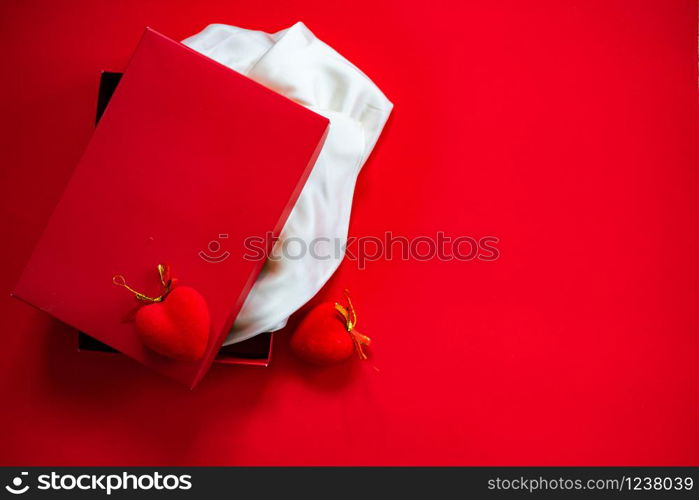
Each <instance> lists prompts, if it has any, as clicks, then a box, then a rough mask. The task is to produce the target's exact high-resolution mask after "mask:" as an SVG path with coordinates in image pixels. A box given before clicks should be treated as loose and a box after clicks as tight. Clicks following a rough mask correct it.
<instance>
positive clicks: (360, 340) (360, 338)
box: [335, 290, 371, 359]
mask: <svg viewBox="0 0 699 500" xmlns="http://www.w3.org/2000/svg"><path fill="white" fill-rule="evenodd" d="M345 298H346V299H347V307H345V306H343V305H342V304H339V303H337V302H335V310H336V311H337V312H338V314H339V315H340V316H341V317H342V320H343V321H344V323H345V329H346V330H347V332H348V333H349V334H350V335H351V336H352V340H353V341H354V347H355V348H356V349H357V354H358V355H359V358H360V359H367V355H366V353H365V352H364V346H368V345H370V344H371V339H370V338H369V337H367V336H366V335H362V334H361V333H359V332H358V331H357V330H355V328H354V327H355V326H356V325H357V311H356V310H355V309H354V306H353V305H352V299H351V298H350V295H349V290H345Z"/></svg>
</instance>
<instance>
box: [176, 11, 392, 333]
mask: <svg viewBox="0 0 699 500" xmlns="http://www.w3.org/2000/svg"><path fill="white" fill-rule="evenodd" d="M183 43H184V44H185V45H188V46H189V47H191V48H192V49H194V50H196V51H198V52H200V53H202V54H204V55H206V56H208V57H211V58H212V59H214V60H216V61H218V62H220V63H222V64H224V65H226V66H228V67H230V68H232V69H234V70H235V71H238V72H239V73H242V74H244V75H247V76H248V77H250V78H252V79H253V80H255V81H257V82H259V83H261V84H262V85H265V86H266V87H268V88H270V89H272V90H274V91H276V92H278V93H280V94H282V95H284V96H286V97H288V98H290V99H292V100H294V101H296V102H298V103H299V104H301V105H303V106H306V107H307V108H309V109H311V110H313V111H315V112H316V113H319V114H321V115H323V116H325V117H327V118H328V119H329V120H330V129H329V131H328V136H327V139H326V142H325V145H324V146H323V149H322V150H321V153H320V155H319V157H318V160H317V162H316V164H315V166H314V168H313V171H312V172H311V174H310V176H309V178H308V181H307V182H306V184H305V186H304V188H303V190H302V191H301V194H300V196H299V198H298V200H297V202H296V205H295V206H294V208H293V210H292V211H291V214H290V215H289V218H288V220H287V222H286V224H285V225H284V229H283V230H282V233H281V236H280V239H279V241H278V242H277V243H276V244H275V247H274V249H273V251H272V255H273V256H274V257H273V258H271V259H270V260H269V261H268V262H267V263H266V265H265V266H264V269H263V271H262V273H261V274H260V275H259V277H258V278H257V280H256V282H255V284H254V285H253V287H252V290H251V291H250V294H249V295H248V297H247V300H246V301H245V303H244V305H243V307H242V309H241V311H240V314H239V315H238V318H237V319H236V322H235V324H234V326H233V329H232V331H231V332H230V334H229V336H228V339H227V340H226V342H225V344H226V345H227V344H231V343H235V342H241V341H243V340H246V339H249V338H251V337H254V336H255V335H257V334H260V333H262V332H269V331H275V330H279V329H281V328H283V327H284V326H285V325H286V322H287V320H288V318H289V316H290V315H291V314H293V313H294V312H295V311H297V310H298V309H299V308H300V307H301V306H303V305H304V304H305V303H306V302H308V301H309V300H310V299H311V298H313V296H314V295H315V294H316V293H317V292H318V291H319V290H320V289H321V288H322V287H323V285H324V284H325V283H326V282H327V281H328V279H330V276H332V274H333V273H334V272H335V270H336V269H337V268H338V266H339V265H340V262H341V261H342V258H343V257H344V251H343V250H342V249H344V246H345V244H346V242H347V230H348V226H349V219H350V211H351V208H352V197H353V194H354V186H355V182H356V180H357V176H358V175H359V171H360V169H361V168H362V166H363V165H364V162H365V161H366V159H367V157H368V156H369V154H370V153H371V150H372V149H373V147H374V145H375V144H376V141H377V139H378V137H379V135H380V134H381V130H382V129H383V126H384V124H385V123H386V120H387V119H388V116H389V114H390V113H391V109H392V108H393V105H392V104H391V102H390V101H389V100H388V99H387V98H386V97H385V96H384V95H383V93H382V92H381V91H380V90H379V88H378V87H377V86H376V85H375V84H374V83H373V82H372V81H371V80H370V79H369V78H368V77H367V76H366V75H365V74H364V73H362V72H361V71H360V70H359V69H358V68H357V67H356V66H354V65H353V64H352V63H350V62H349V61H348V60H347V59H345V58H344V57H342V56H341V55H340V54H338V53H337V52H336V51H335V50H334V49H332V48H331V47H330V46H328V45H327V44H325V43H324V42H322V41H321V40H319V39H318V38H316V37H315V35H313V33H311V31H310V30H309V29H308V28H307V27H306V26H305V25H304V24H303V23H296V24H294V25H293V26H291V27H290V28H287V29H285V30H282V31H279V32H277V33H271V34H270V33H264V32H262V31H253V30H247V29H242V28H237V27H234V26H226V25H222V24H212V25H210V26H208V27H206V28H205V29H204V30H203V31H202V32H200V33H198V34H197V35H194V36H192V37H190V38H187V39H186V40H184V41H183ZM292 242H293V244H292ZM300 242H303V244H301V243H300ZM312 242H315V243H313V247H314V252H310V251H308V250H309V249H310V245H311V244H312ZM304 245H305V249H306V251H305V253H303V254H302V255H300V256H299V254H301V250H302V249H303V246H304ZM283 248H286V249H287V250H288V252H282V249H283ZM338 249H340V250H339V251H338Z"/></svg>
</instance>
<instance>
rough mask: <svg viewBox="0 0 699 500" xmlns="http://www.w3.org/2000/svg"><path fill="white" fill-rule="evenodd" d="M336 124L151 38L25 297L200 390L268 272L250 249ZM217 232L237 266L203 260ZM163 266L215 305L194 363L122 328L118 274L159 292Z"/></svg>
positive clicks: (28, 274)
mask: <svg viewBox="0 0 699 500" xmlns="http://www.w3.org/2000/svg"><path fill="white" fill-rule="evenodd" d="M183 74H184V75H186V78H182V75H183ZM173 103H177V105H173ZM230 110H234V111H235V112H234V113H233V114H231V111H230ZM134 117H137V118H136V119H134ZM327 127H328V120H327V119H326V118H324V117H322V116H319V115H317V114H316V113H312V112H310V111H308V110H307V109H305V108H303V107H302V106H299V105H298V104H296V103H294V102H292V101H290V100H289V99H285V98H283V97H281V96H280V95H279V94H277V93H275V92H272V91H270V90H269V89H266V88H265V87H263V86H262V85H259V84H257V83H255V82H253V81H252V80H250V79H249V78H245V77H242V76H241V75H239V74H238V73H236V72H235V71H232V70H230V69H229V68H226V67H225V66H222V65H221V64H218V63H217V62H214V61H212V60H211V59H209V58H208V57H204V56H202V55H201V54H199V53H197V52H195V51H193V50H192V49H190V48H189V47H185V46H184V45H182V44H180V43H178V42H175V41H173V40H171V39H169V38H166V37H165V36H163V35H161V34H159V33H157V32H155V31H153V30H152V29H149V30H145V32H144V34H143V37H142V39H141V40H140V42H139V44H138V48H137V49H136V51H135V52H134V54H133V56H132V57H131V58H130V61H129V65H128V68H127V69H126V73H125V74H124V77H123V78H122V79H121V82H120V83H119V86H118V87H117V89H116V92H115V93H114V96H113V97H112V98H111V100H110V101H109V105H108V106H107V108H106V110H105V113H104V115H103V116H102V118H101V119H100V122H99V125H98V126H97V130H96V131H95V133H94V135H93V136H92V139H91V140H90V143H89V145H88V147H87V149H86V151H85V154H84V155H83V156H82V159H81V160H80V163H79V165H78V166H77V167H76V168H75V170H74V171H73V174H72V176H71V178H70V182H69V184H68V186H67V188H66V190H65V193H64V194H63V195H62V197H61V201H60V203H59V204H58V205H57V207H56V209H55V211H54V212H53V214H52V215H51V219H50V222H49V224H48V225H47V227H46V230H45V231H44V232H43V234H42V236H41V239H40V240H39V243H38V244H37V247H36V249H35V250H34V253H33V254H32V257H31V259H30V261H29V263H28V264H27V267H26V269H25V271H24V272H23V274H22V277H21V279H20V282H19V283H18V284H17V287H16V294H17V296H18V297H20V298H22V299H23V300H25V301H26V302H28V303H30V304H32V305H34V306H36V307H38V308H39V309H42V310H44V311H47V312H49V313H50V314H52V315H53V316H55V317H56V318H58V319H60V320H61V321H63V322H65V323H67V324H68V325H71V326H73V327H75V328H76V329H78V330H80V331H83V332H85V333H87V334H88V335H91V336H92V337H94V338H96V339H98V340H100V341H102V342H104V343H105V344H108V345H110V346H111V347H113V348H115V349H117V350H118V351H121V352H123V353H125V354H127V355H128V356H130V357H132V358H134V359H136V360H138V361H139V362H141V363H143V364H144V365H146V366H148V367H150V368H152V369H153V370H157V371H159V372H161V373H163V374H165V375H167V376H169V377H172V378H174V379H175V380H178V381H179V382H181V383H183V384H186V385H187V386H189V387H191V386H193V385H195V384H196V383H197V382H198V381H199V380H201V378H202V377H203V376H204V374H206V372H207V370H208V368H209V366H210V364H211V362H212V361H213V358H214V357H215V356H216V353H217V352H218V349H219V348H220V347H221V344H222V343H223V340H224V339H225V338H226V336H227V335H228V332H229V331H230V328H231V325H232V324H233V320H234V319H235V317H236V316H237V314H238V311H239V310H240V308H241V307H242V305H243V301H244V300H245V298H246V297H247V294H248V291H249V290H250V288H251V286H252V283H253V282H254V279H255V277H256V276H257V274H258V273H259V272H260V269H261V268H262V265H263V264H264V262H263V261H262V260H259V259H257V260H253V259H244V258H243V254H244V251H245V246H244V241H245V240H246V238H248V237H257V238H264V237H265V235H266V234H267V233H268V232H270V231H274V234H275V235H278V234H279V232H280V231H281V228H282V226H283V225H284V222H285V221H286V218H287V216H288V214H289V212H290V211H291V208H292V207H293V205H294V203H295V201H296V199H297V198H298V195H299V193H300V191H301V188H302V187H303V185H304V182H305V179H306V178H307V177H308V174H309V173H310V171H311V168H312V167H313V165H314V163H315V160H316V158H317V154H318V152H319V151H320V148H321V145H322V143H323V140H324V137H325V133H326V130H327ZM269 143H272V144H274V146H275V147H273V148H270V147H268V145H269ZM250 214H254V216H251V215H250ZM220 234H225V235H227V236H226V239H225V242H226V243H227V245H226V246H227V248H230V250H229V254H230V256H229V258H227V259H225V260H223V261H222V262H216V263H212V262H210V261H207V260H204V259H203V258H201V257H200V256H199V253H200V252H201V251H202V249H204V250H206V249H207V243H208V242H210V241H211V240H212V239H213V240H218V235H220ZM270 242H271V239H270ZM214 256H216V255H215V254H214ZM162 263H165V264H168V265H170V266H171V270H172V276H173V277H174V278H176V279H179V282H180V283H181V284H184V285H190V286H192V287H194V288H195V289H196V290H197V291H198V292H199V293H201V294H202V295H203V297H204V298H205V300H206V302H207V303H208V306H209V312H210V315H211V330H210V331H211V335H210V337H209V338H208V342H207V339H206V338H205V339H204V349H205V350H204V352H202V353H200V356H199V357H198V358H197V361H196V362H192V361H189V362H185V361H175V360H173V359H170V358H166V357H164V356H160V355H158V354H156V353H155V352H154V351H151V350H149V349H148V348H147V347H146V343H144V342H143V340H142V338H141V336H139V335H138V333H137V329H136V328H134V325H133V323H131V322H127V321H124V318H125V317H127V316H129V313H131V315H133V309H134V307H135V306H136V302H135V300H134V297H133V295H132V294H131V293H129V292H128V291H126V290H124V289H123V288H119V287H117V286H115V285H114V284H113V283H112V278H113V277H114V276H117V275H123V276H124V277H125V279H126V280H127V282H128V283H130V285H131V286H132V287H134V288H136V289H139V290H145V293H146V295H151V296H157V295H159V293H160V289H161V287H160V282H159V277H158V272H157V271H156V270H155V268H156V266H157V265H158V264H162ZM88 294H89V306H87V307H86V303H85V301H86V295H88ZM136 323H137V324H138V323H139V321H138V318H137V320H136ZM206 330H207V331H208V330H209V329H208V327H207V328H206ZM159 352H162V350H160V351H159Z"/></svg>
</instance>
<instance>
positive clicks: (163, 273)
mask: <svg viewBox="0 0 699 500" xmlns="http://www.w3.org/2000/svg"><path fill="white" fill-rule="evenodd" d="M158 274H159V275H160V283H161V284H162V285H163V293H162V294H161V295H159V296H158V297H149V296H148V295H146V294H144V293H141V292H138V291H136V290H134V289H133V288H131V287H130V286H129V285H127V284H126V278H124V277H123V276H122V275H121V274H117V275H116V276H114V277H112V283H114V284H115V285H117V286H122V287H124V288H126V289H127V290H128V291H129V292H131V293H133V294H134V295H135V296H136V298H137V299H138V300H140V301H142V302H150V303H152V302H162V301H163V300H165V297H167V294H168V293H170V289H171V288H172V278H171V277H170V266H168V265H166V264H158Z"/></svg>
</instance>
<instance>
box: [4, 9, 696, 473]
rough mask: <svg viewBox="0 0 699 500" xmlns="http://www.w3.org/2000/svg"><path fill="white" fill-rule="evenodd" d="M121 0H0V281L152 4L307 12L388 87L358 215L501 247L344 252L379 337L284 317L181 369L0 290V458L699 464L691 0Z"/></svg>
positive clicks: (289, 16)
mask: <svg viewBox="0 0 699 500" xmlns="http://www.w3.org/2000/svg"><path fill="white" fill-rule="evenodd" d="M112 5H114V4H113V3H111V2H109V3H108V2H84V3H79V2H51V1H43V2H30V1H21V2H20V1H13V2H3V3H2V7H1V9H2V12H0V23H1V26H0V28H1V29H0V36H1V37H2V46H3V78H2V86H3V89H2V90H3V96H4V97H3V115H2V116H3V133H2V135H1V137H2V139H1V140H2V145H1V146H2V149H1V150H2V151H3V156H4V159H3V164H2V170H1V171H2V182H1V183H0V186H1V189H2V196H1V197H0V203H1V206H2V217H1V222H0V223H1V224H2V230H3V231H2V234H3V235H4V236H5V237H4V238H3V241H4V244H3V250H2V265H3V273H2V275H1V279H2V286H3V288H4V289H5V290H8V291H9V289H10V288H11V287H12V286H13V285H14V283H15V280H16V279H17V277H18V274H19V270H20V269H21V267H22V265H23V264H24V262H25V260H26V256H27V253H28V252H29V250H30V249H31V248H32V246H33V245H34V243H35V242H36V237H37V235H38V231H39V229H40V226H41V224H42V222H43V221H44V220H45V219H46V217H47V216H48V215H49V214H50V212H51V210H52V208H53V206H54V204H55V203H56V201H57V200H58V197H59V194H60V193H61V191H62V189H63V187H64V183H65V181H66V179H67V176H68V174H69V172H70V171H71V169H72V168H73V167H74V165H75V164H76V162H77V160H78V159H79V158H80V155H81V152H82V151H83V149H84V147H85V145H86V143H87V140H88V138H89V136H90V133H91V127H92V119H93V114H94V106H95V101H94V99H95V94H96V89H97V73H98V71H99V70H100V69H103V68H110V69H120V68H121V67H122V66H123V64H124V63H125V62H126V60H127V57H128V54H129V53H130V52H131V51H132V50H133V47H134V46H135V44H136V41H137V40H138V37H139V36H140V33H141V31H142V29H143V26H144V25H146V24H149V25H152V26H153V27H154V28H156V29H158V30H160V31H162V32H163V33H166V34H168V35H170V36H172V37H175V38H178V37H185V36H187V35H190V34H192V33H194V32H196V31H198V30H199V29H201V28H203V27H204V26H205V25H206V24H208V23H211V22H223V23H230V24H237V25H242V26H248V27H257V28H261V29H266V30H276V29H279V28H282V27H284V26H287V25H290V24H292V23H293V22H295V21H296V20H299V19H301V20H303V21H304V22H306V23H307V24H308V26H309V27H310V28H311V29H312V30H314V31H315V32H316V33H317V34H318V35H319V36H320V37H321V38H323V39H324V40H326V41H328V42H329V43H330V44H332V45H333V46H334V47H336V48H337V49H338V50H339V51H340V52H341V53H342V54H344V55H346V56H347V57H348V58H349V59H350V60H352V61H353V62H355V63H356V64H358V65H359V66H360V67H361V68H362V69H363V70H365V71H366V73H367V74H368V75H370V76H371V77H372V78H373V79H375V81H376V82H377V83H378V84H379V85H380V86H381V88H382V89H384V90H385V92H386V94H387V95H388V96H390V98H391V99H392V100H393V101H394V102H395V104H396V108H395V112H394V114H393V116H392V118H391V120H390V122H389V124H388V126H387V128H386V130H385V133H384V135H383V136H382V138H381V140H380V141H379V144H378V146H377V148H376V150H375V151H374V154H373V156H372V158H371V159H370V161H369V162H368V164H367V165H366V168H365V170H364V171H363V173H362V174H361V176H360V181H359V184H358V186H357V196H356V201H355V207H354V214H353V221H352V225H351V234H352V235H367V234H374V235H380V234H383V232H384V231H387V230H391V231H393V232H394V234H400V235H407V236H416V235H423V234H426V235H428V236H429V235H434V233H435V232H437V231H445V232H446V233H447V234H449V235H451V236H458V235H463V234H465V235H471V236H476V237H478V236H482V235H494V236H497V237H498V238H499V239H500V243H499V244H498V248H499V249H500V252H501V256H500V258H499V259H498V260H495V261H492V262H483V261H472V262H457V261H451V262H438V261H429V262H418V261H415V260H411V261H407V262H405V261H400V260H394V261H391V262H386V261H381V262H375V263H369V264H368V266H367V269H366V270H363V271H359V270H358V269H357V263H356V262H345V263H344V264H343V266H342V268H341V270H340V272H339V274H338V275H337V276H336V278H335V279H333V281H332V282H331V283H330V284H329V286H328V287H327V288H326V289H325V290H324V291H323V293H322V294H321V297H319V300H320V299H328V300H335V299H338V298H341V294H340V291H341V289H342V288H343V287H349V288H350V289H351V291H352V294H353V299H354V303H355V306H356V307H357V310H358V313H359V329H360V331H362V332H363V333H366V334H367V335H369V336H371V337H372V339H373V340H374V345H373V346H372V352H373V355H374V356H373V359H372V361H371V362H367V363H358V362H357V363H351V364H347V365H343V366H339V367H336V368H333V369H330V370H325V371H318V370H317V369H314V368H309V367H306V366H303V365H301V364H300V363H299V362H298V361H296V359H295V358H294V357H293V356H292V355H291V354H290V353H289V349H288V335H279V336H278V338H277V340H278V342H277V344H276V346H275V353H274V359H273V362H272V364H271V366H270V367H269V368H267V369H264V368H253V367H250V368H246V367H230V366H214V368H213V369H212V370H211V372H210V373H209V375H208V376H207V377H206V378H205V379H204V381H203V382H202V384H200V386H199V387H198V388H197V389H196V390H194V391H193V392H189V391H186V390H184V389H182V388H180V387H179V386H176V385H175V384H173V383H171V382H169V381H167V380H165V379H163V378H162V377H159V376H157V375H155V374H152V373H150V372H148V371H147V370H146V369H144V368H141V367H140V366H138V365H137V364H136V363H134V362H132V361H130V360H127V359H124V358H119V357H114V356H112V357H106V356H99V355H89V354H86V353H76V352H75V349H74V338H73V337H72V336H71V335H70V332H69V331H68V329H67V328H65V327H62V326H60V325H58V324H56V323H54V322H53V321H52V320H51V319H49V318H48V317H47V316H45V315H43V314H40V313H38V312H36V311H34V310H32V309H31V308H30V307H28V306H26V305H24V304H22V303H20V302H18V301H15V300H11V299H10V298H9V297H5V298H3V299H2V301H1V303H0V304H1V310H0V312H2V316H3V319H4V321H3V330H2V335H3V337H2V338H3V343H2V353H1V356H2V361H1V362H0V387H1V389H0V390H1V393H0V396H1V398H2V401H3V404H4V407H3V411H2V412H0V428H1V429H2V434H0V436H1V437H0V461H1V462H2V463H6V464H73V463H86V464H88V463H89V464H694V465H697V464H699V425H697V424H698V423H699V397H697V396H699V394H698V391H697V389H698V385H697V383H698V382H699V380H698V379H699V377H698V371H699V368H698V367H699V341H698V339H697V334H698V330H699V329H698V324H697V323H698V322H697V317H696V311H697V303H698V299H699V297H698V290H697V283H698V280H697V278H699V267H698V266H697V264H696V260H695V259H696V256H697V250H699V248H698V246H699V245H697V244H698V243H699V242H698V238H699V231H697V222H698V221H697V218H698V216H699V212H698V211H697V208H698V207H697V203H698V200H699V196H698V195H699V183H698V181H699V179H698V178H697V165H698V161H699V154H698V153H699V152H698V151H697V144H696V142H697V141H696V139H697V135H696V134H697V93H696V88H697V57H696V56H697V53H696V46H697V43H696V42H697V30H696V22H697V12H696V2H694V1H693V0H691V1H690V0H688V1H674V2H666V1H661V0H658V1H654V2H648V1H646V2H643V1H631V0H629V1H626V2H618V1H616V2H615V1H609V0H601V1H592V2H558V1H551V2H534V3H530V2H528V3H524V2H514V1H513V2H507V1H505V2H458V3H456V2H454V3H453V4H451V5H449V6H447V5H445V4H442V3H440V2H438V3H432V4H430V6H429V8H428V7H427V6H425V5H423V4H414V5H411V6H410V5H406V4H405V2H398V1H385V2H376V1H371V2H369V1H367V2H364V1H359V0H358V1H356V2H353V3H352V4H351V7H347V6H345V7H342V5H344V4H336V3H333V2H327V1H323V2H321V1H315V2H300V1H299V2H281V1H280V2H276V1H275V2H232V1H229V0H226V1H219V2H213V1H211V2H186V3H185V2H172V1H162V2H146V1H143V0H138V1H127V2H120V3H119V6H118V7H113V6H112ZM339 9H340V10H339ZM86 300H88V299H87V298H86ZM374 368H376V369H374ZM164 414H165V415H168V419H165V420H164V419H163V418H162V415H164Z"/></svg>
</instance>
